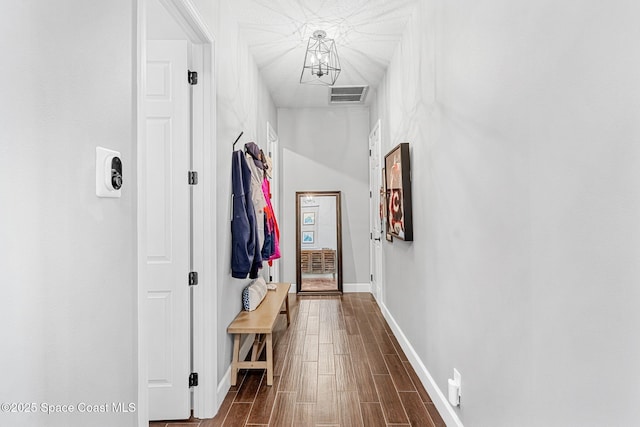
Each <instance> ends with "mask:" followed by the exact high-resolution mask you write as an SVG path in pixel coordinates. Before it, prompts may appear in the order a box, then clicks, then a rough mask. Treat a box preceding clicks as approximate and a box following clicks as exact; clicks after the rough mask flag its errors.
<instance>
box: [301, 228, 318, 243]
mask: <svg viewBox="0 0 640 427" xmlns="http://www.w3.org/2000/svg"><path fill="white" fill-rule="evenodd" d="M314 237H315V236H314V232H313V231H303V232H302V244H303V245H312V244H313V243H314V242H315V238H314Z"/></svg>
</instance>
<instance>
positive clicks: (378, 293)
mask: <svg viewBox="0 0 640 427" xmlns="http://www.w3.org/2000/svg"><path fill="white" fill-rule="evenodd" d="M380 126H381V121H380V119H378V120H377V121H376V124H375V126H374V127H373V128H372V129H371V132H370V133H369V138H368V143H369V149H371V141H372V138H373V135H374V134H376V132H377V135H378V150H377V151H378V152H377V153H376V155H377V157H378V171H377V173H378V179H380V184H382V176H381V172H382V167H383V161H382V135H381V133H380ZM369 159H371V154H370V155H369ZM369 162H370V163H369V175H370V178H369V191H370V195H371V198H370V203H369V230H370V233H371V234H370V239H369V273H370V277H372V278H373V277H375V278H376V286H373V283H371V293H372V294H373V296H374V298H375V299H376V300H377V301H378V302H380V303H384V281H383V274H384V272H383V267H382V266H383V261H382V258H383V253H384V252H383V250H382V235H383V234H384V233H385V231H384V225H383V224H381V227H380V236H377V237H376V236H374V235H373V228H372V225H373V221H374V220H377V219H379V215H380V214H379V208H378V206H374V205H373V200H375V195H376V194H379V191H380V188H373V187H372V182H373V180H372V179H371V175H372V174H373V172H374V171H373V169H371V160H370V161H369ZM376 238H377V239H380V244H379V247H380V249H379V251H380V253H379V254H376V244H375V241H374V239H376ZM377 255H379V257H377ZM376 258H377V261H378V262H375V261H376ZM374 268H375V271H374ZM372 282H373V280H372Z"/></svg>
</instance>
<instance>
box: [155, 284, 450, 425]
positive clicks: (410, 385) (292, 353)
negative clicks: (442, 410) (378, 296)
mask: <svg viewBox="0 0 640 427" xmlns="http://www.w3.org/2000/svg"><path fill="white" fill-rule="evenodd" d="M289 300H290V307H291V310H292V313H293V317H292V322H291V326H290V327H289V328H288V329H285V321H284V316H281V318H280V319H279V325H278V327H277V328H276V331H277V332H276V333H275V340H276V341H275V347H274V361H275V362H274V363H275V377H274V385H273V387H267V386H266V385H265V384H264V383H263V381H262V380H263V374H264V371H261V370H255V371H245V373H244V376H243V379H242V380H239V385H238V386H236V387H232V388H231V390H230V391H229V393H228V394H227V397H226V399H225V401H224V402H223V404H222V406H221V408H220V412H219V413H218V415H217V416H216V417H215V418H214V419H213V420H202V421H200V420H191V421H183V422H175V423H168V424H167V423H164V422H152V423H150V424H149V427H165V426H167V425H168V426H172V427H178V426H198V427H221V426H223V427H230V426H251V425H262V426H265V425H269V426H276V427H281V426H316V425H317V426H320V425H323V426H329V425H330V426H342V427H346V426H366V427H374V426H387V425H395V426H425V427H427V426H428V427H441V426H444V425H445V424H444V422H443V421H442V419H441V418H440V415H439V414H438V412H437V411H436V409H435V407H434V405H433V403H432V402H431V398H430V397H429V395H428V394H427V392H426V391H425V390H424V388H423V387H422V385H421V383H420V380H419V379H418V377H417V376H416V374H415V372H414V370H413V368H412V367H411V365H410V364H409V362H408V361H407V357H406V356H405V354H404V353H403V351H402V350H401V349H400V346H399V345H398V342H397V340H396V338H395V337H394V336H393V334H392V332H391V330H390V329H389V327H388V325H387V323H386V322H385V320H384V318H383V316H382V313H381V312H380V309H379V308H378V306H377V304H376V302H375V300H374V299H373V297H372V295H371V294H369V293H360V294H358V293H351V294H344V295H343V296H342V297H296V296H295V295H293V294H290V295H289Z"/></svg>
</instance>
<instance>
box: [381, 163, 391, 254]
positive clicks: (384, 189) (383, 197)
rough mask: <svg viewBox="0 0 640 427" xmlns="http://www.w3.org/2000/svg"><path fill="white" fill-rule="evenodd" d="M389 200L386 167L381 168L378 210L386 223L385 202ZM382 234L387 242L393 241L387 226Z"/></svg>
mask: <svg viewBox="0 0 640 427" xmlns="http://www.w3.org/2000/svg"><path fill="white" fill-rule="evenodd" d="M388 200H389V193H388V191H387V180H386V168H382V194H381V195H380V204H381V205H382V206H380V210H381V217H382V221H383V222H384V223H385V224H386V223H387V203H388ZM384 236H385V238H386V239H387V242H393V236H392V235H391V233H389V227H385V232H384Z"/></svg>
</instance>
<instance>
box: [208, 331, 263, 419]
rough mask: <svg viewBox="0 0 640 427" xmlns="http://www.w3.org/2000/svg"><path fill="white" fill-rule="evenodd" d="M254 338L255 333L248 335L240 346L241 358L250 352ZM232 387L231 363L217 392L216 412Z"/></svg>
mask: <svg viewBox="0 0 640 427" xmlns="http://www.w3.org/2000/svg"><path fill="white" fill-rule="evenodd" d="M254 338H255V335H253V334H251V335H247V337H246V338H245V340H244V342H243V343H242V345H241V346H240V360H244V359H245V358H246V357H247V354H249V351H251V346H252V344H253V340H254ZM230 388H231V365H229V367H228V368H227V372H225V373H224V376H223V377H222V379H221V380H220V384H218V393H217V394H218V402H219V403H218V409H216V412H217V411H218V410H219V409H220V406H221V405H222V402H223V401H224V398H225V397H227V393H228V392H229V389H230Z"/></svg>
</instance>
